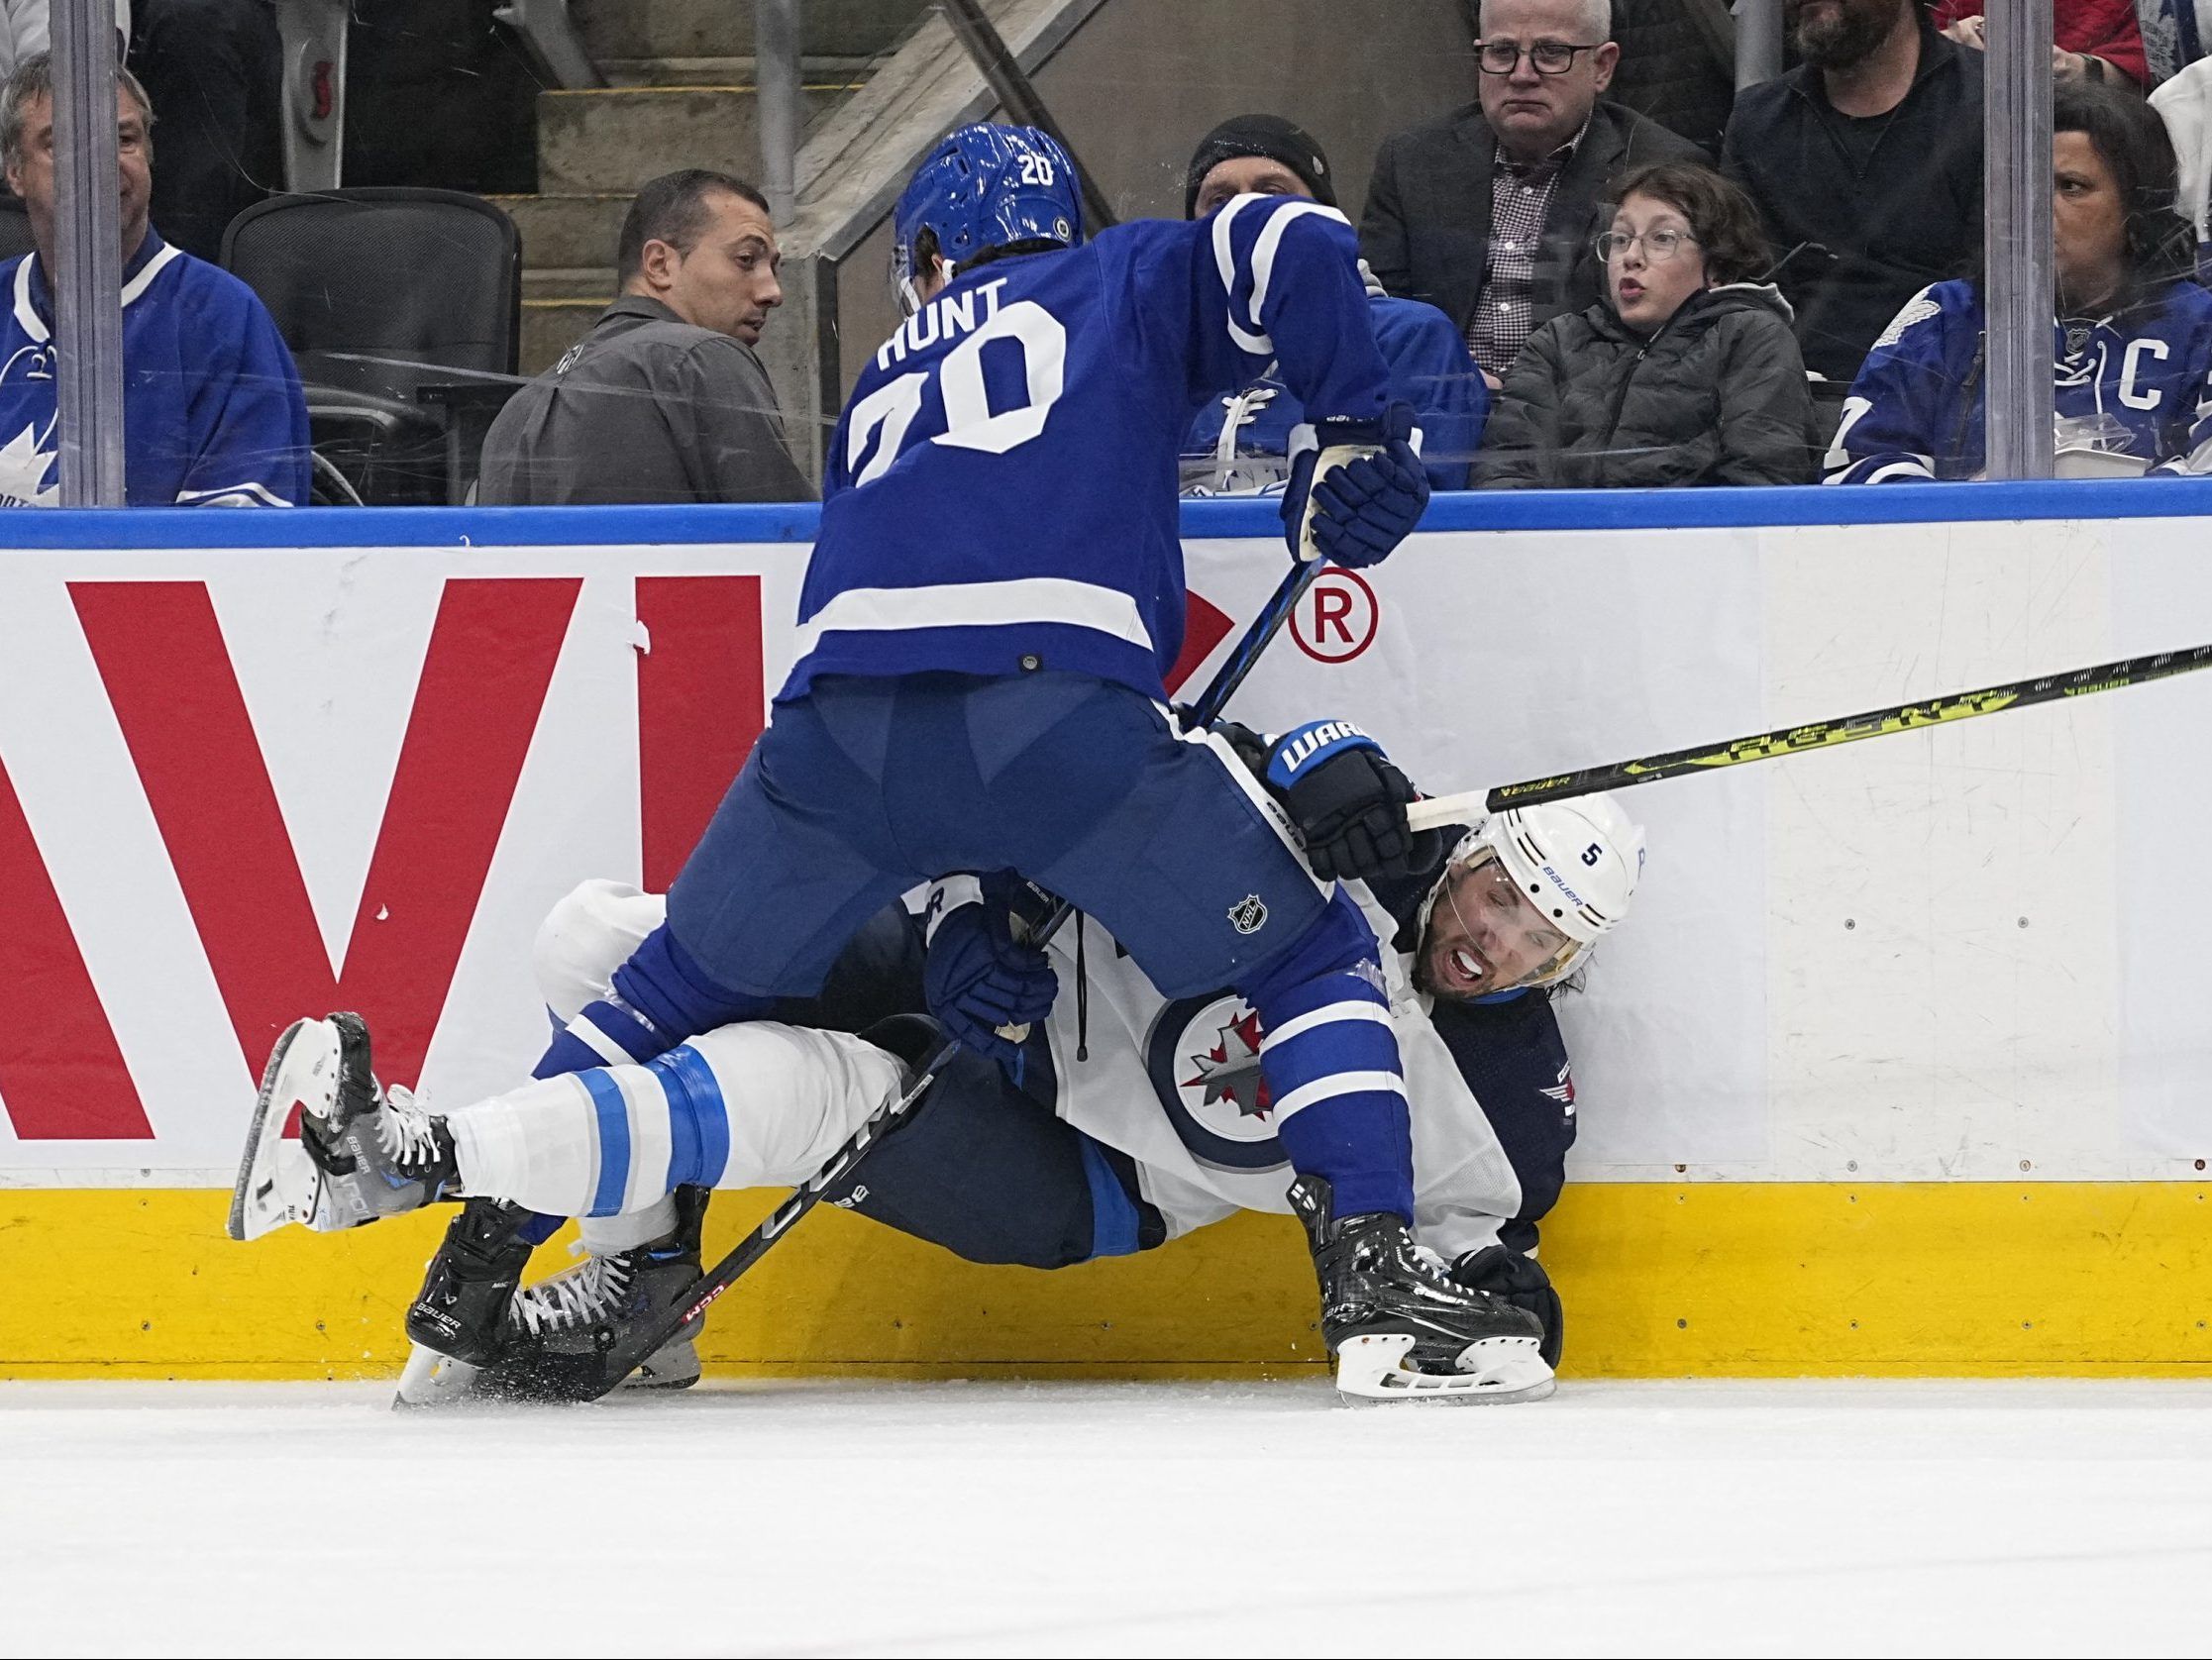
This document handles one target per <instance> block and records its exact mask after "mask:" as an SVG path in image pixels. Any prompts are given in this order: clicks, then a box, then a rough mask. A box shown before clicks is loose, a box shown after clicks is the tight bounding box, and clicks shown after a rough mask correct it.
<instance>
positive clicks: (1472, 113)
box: [1359, 0, 1699, 386]
mask: <svg viewBox="0 0 2212 1660" xmlns="http://www.w3.org/2000/svg"><path fill="white" fill-rule="evenodd" d="M1479 17H1480V24H1481V39H1480V40H1479V41H1477V42H1476V61H1477V65H1478V67H1479V68H1480V69H1481V74H1480V76H1479V77H1478V78H1479V80H1480V82H1481V88H1480V90H1481V93H1482V96H1481V99H1480V101H1479V102H1477V103H1474V104H1469V105H1467V106H1465V107H1464V108H1461V109H1457V110H1454V111H1452V113H1451V114H1449V115H1446V116H1441V117H1439V118H1437V119H1435V120H1433V121H1428V122H1424V123H1422V125H1421V126H1419V127H1415V128H1411V129H1409V130H1408V131H1406V132H1403V133H1400V134H1397V135H1396V136H1394V137H1392V138H1390V139H1388V140H1386V141H1384V144H1383V148H1382V151H1381V153H1380V154H1379V155H1378V156H1376V159H1375V173H1374V177H1373V179H1372V181H1371V182H1370V183H1369V184H1368V187H1367V207H1366V211H1365V212H1364V213H1363V214H1362V215H1361V216H1360V224H1359V251H1360V253H1361V254H1362V255H1364V256H1365V257H1366V259H1367V263H1368V265H1369V266H1370V267H1371V268H1372V269H1373V270H1374V272H1375V276H1376V279H1377V280H1378V281H1380V282H1381V283H1382V285H1383V286H1384V287H1385V288H1386V289H1388V290H1389V291H1390V292H1391V293H1393V294H1396V295H1398V296H1400V297H1401V298H1404V299H1415V300H1426V301H1427V302H1428V303H1429V304H1430V305H1432V306H1435V307H1436V308H1437V309H1438V310H1440V311H1441V312H1443V313H1444V315H1445V316H1447V317H1449V318H1450V319H1451V320H1452V321H1453V322H1454V323H1456V324H1457V325H1458V326H1459V330H1460V332H1461V333H1462V334H1463V335H1465V336H1466V338H1467V344H1468V349H1469V350H1470V351H1471V352H1472V353H1473V354H1474V358H1475V362H1476V363H1480V364H1481V365H1482V368H1483V372H1484V373H1485V374H1486V375H1487V376H1489V377H1490V378H1491V383H1492V385H1493V386H1495V385H1496V384H1497V377H1498V376H1500V375H1502V374H1504V373H1505V371H1506V370H1507V369H1508V368H1510V367H1511V366H1512V365H1513V361H1514V359H1515V357H1516V356H1518V355H1519V353H1520V351H1521V348H1522V346H1523V344H1524V343H1525V342H1526V341H1527V339H1528V337H1529V336H1530V335H1531V334H1533V333H1534V332H1535V331H1536V329H1537V328H1538V327H1540V326H1541V325H1542V324H1544V323H1546V322H1548V321H1550V320H1551V319H1552V318H1554V317H1557V316H1559V315H1560V314H1561V313H1563V312H1573V311H1580V310H1582V309H1583V308H1584V307H1586V306H1589V305H1593V304H1595V303H1596V302H1597V300H1598V296H1599V294H1600V293H1601V291H1602V289H1603V286H1604V280H1603V279H1604V270H1603V268H1602V267H1601V265H1600V263H1599V261H1598V259H1597V257H1596V256H1595V255H1594V254H1593V253H1592V252H1591V249H1590V242H1591V239H1592V238H1593V237H1595V236H1596V235H1597V234H1598V233H1599V232H1600V231H1602V230H1603V229H1605V226H1604V225H1603V224H1602V223H1601V222H1600V220H1599V216H1598V212H1599V197H1600V195H1601V193H1602V192H1603V190H1604V188H1605V183H1606V180H1607V179H1608V178H1610V177H1611V176H1612V175H1613V174H1614V173H1616V172H1619V171H1621V170H1623V169H1625V168H1628V167H1632V166H1640V165H1642V164H1643V163H1645V162H1650V161H1672V160H1688V159H1694V158H1696V157H1697V156H1698V155H1699V151H1698V149H1697V147H1696V146H1695V145H1693V144H1692V143H1691V142H1690V141H1689V140H1687V139H1685V138H1681V137H1679V136H1678V135H1676V134H1673V133H1670V132H1668V131H1667V130H1666V129H1665V128H1663V127H1661V126H1659V125H1658V124H1657V123H1656V122H1652V121H1647V120H1645V119H1644V118H1643V117H1642V116H1640V115H1637V114H1636V113H1635V112H1634V111H1633V110H1629V109H1624V108H1623V107H1622V106H1620V105H1618V104H1611V103H1605V102H1602V101H1601V98H1602V95H1603V93H1604V92H1605V90H1606V88H1607V87H1608V86H1609V85H1611V84H1612V80H1613V71H1614V68H1615V66H1616V65H1617V64H1618V63H1619V62H1620V58H1621V49H1620V48H1619V47H1618V46H1617V45H1615V44H1614V42H1613V39H1612V27H1613V20H1612V7H1611V6H1610V4H1609V3H1608V0H1482V4H1481V10H1480V14H1479Z"/></svg>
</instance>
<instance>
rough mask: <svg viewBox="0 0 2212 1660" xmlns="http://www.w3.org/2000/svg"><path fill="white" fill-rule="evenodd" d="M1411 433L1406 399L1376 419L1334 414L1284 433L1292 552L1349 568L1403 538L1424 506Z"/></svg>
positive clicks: (1369, 561)
mask: <svg viewBox="0 0 2212 1660" xmlns="http://www.w3.org/2000/svg"><path fill="white" fill-rule="evenodd" d="M1413 436H1414V406H1413V405H1412V404H1410V403H1394V404H1392V405H1391V406H1390V407H1389V408H1388V409H1386V410H1384V411H1383V413H1382V417H1381V419H1379V420H1374V421H1355V420H1351V419H1349V418H1345V417H1335V418H1331V419H1329V420H1325V421H1320V422H1317V423H1315V424H1314V425H1312V426H1302V427H1300V428H1298V429H1297V430H1296V431H1294V432H1293V433H1292V434H1291V476H1290V483H1289V485H1288V487H1287V488H1286V489H1285V490H1284V492H1283V526H1284V530H1285V533H1286V534H1287V535H1288V537H1289V540H1290V545H1291V555H1292V557H1293V558H1295V559H1298V560H1300V561H1303V562H1306V563H1311V562H1313V561H1315V560H1326V561H1328V562H1329V563H1330V564H1331V565H1340V566H1343V567H1344V568H1345V569H1346V570H1355V571H1356V570H1358V569H1360V568H1361V567H1363V566H1369V565H1377V564H1380V563H1381V562H1382V560H1383V558H1384V556H1386V555H1387V554H1389V552H1390V551H1391V550H1392V549H1393V548H1395V547H1397V546H1398V544H1399V543H1401V542H1403V541H1405V540H1406V538H1407V536H1408V535H1410V534H1411V533H1412V531H1413V528H1414V526H1416V525H1418V524H1419V523H1421V515H1422V509H1424V508H1425V507H1427V505H1428V474H1427V473H1426V472H1425V471H1423V470H1422V465H1421V456H1420V453H1419V452H1417V451H1416V450H1415V449H1414V446H1413Z"/></svg>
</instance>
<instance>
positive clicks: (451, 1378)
mask: <svg viewBox="0 0 2212 1660" xmlns="http://www.w3.org/2000/svg"><path fill="white" fill-rule="evenodd" d="M482 1373H483V1368H482V1367H480V1366H471V1365H470V1364H469V1363H468V1362H467V1361H465V1360H456V1359H454V1358H453V1356H451V1355H442V1354H440V1353H439V1352H438V1351H437V1350H436V1349H428V1348H425V1347H423V1345H422V1344H420V1343H417V1344H415V1345H414V1347H413V1348H411V1349H410V1350H409V1351H408V1352H407V1364H406V1366H405V1368H404V1369H402V1370H401V1372H400V1374H399V1393H398V1394H397V1395H396V1396H394V1397H393V1398H392V1403H391V1408H392V1410H393V1411H395V1412H412V1411H419V1410H421V1409H423V1408H426V1407H439V1406H460V1405H465V1404H467V1403H468V1402H471V1401H482V1400H483V1399H484V1396H483V1392H482V1391H481V1390H480V1389H479V1388H478V1387H477V1379H478V1378H479V1377H481V1376H482Z"/></svg>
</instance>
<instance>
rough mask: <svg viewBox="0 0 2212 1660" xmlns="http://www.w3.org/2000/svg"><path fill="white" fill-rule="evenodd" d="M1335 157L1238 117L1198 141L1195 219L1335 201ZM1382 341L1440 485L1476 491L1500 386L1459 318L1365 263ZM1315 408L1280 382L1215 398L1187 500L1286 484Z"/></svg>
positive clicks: (1194, 429) (1278, 126) (1254, 119)
mask: <svg viewBox="0 0 2212 1660" xmlns="http://www.w3.org/2000/svg"><path fill="white" fill-rule="evenodd" d="M1329 178H1330V175H1329V167H1328V157H1327V156H1325V155H1323V154H1322V152H1321V148H1320V146H1319V145H1317V144H1316V143H1315V142H1314V140H1313V138H1312V136H1311V135H1309V134H1308V133H1307V132H1306V131H1305V130H1304V129H1302V128H1300V127H1298V126H1296V125H1295V124H1294V123H1292V122H1289V121H1285V120H1284V119H1283V118H1282V117H1281V116H1275V115H1240V116H1235V117H1232V118H1231V119H1230V120H1227V121H1224V122H1222V123H1221V124H1220V125H1219V126H1218V127H1216V128H1214V129H1213V131H1211V133H1209V134H1207V136H1206V137H1205V138H1204V139H1202V140H1200V141H1199V148H1198V151H1197V153H1196V154H1195V155H1193V156H1192V157H1191V165H1190V168H1189V171H1188V173H1187V175H1186V181H1185V186H1184V192H1183V213H1184V217H1185V218H1187V219H1203V218H1205V217H1206V216H1207V215H1208V214H1210V213H1211V212H1213V211H1214V210H1215V209H1216V208H1219V207H1221V206H1223V205H1225V204H1226V203H1227V202H1228V201H1229V200H1230V199H1231V198H1233V197H1236V196H1240V195H1247V194H1258V195H1269V196H1305V197H1310V198H1311V199H1313V200H1315V201H1317V202H1321V203H1324V204H1326V205H1327V206H1329V207H1334V206H1335V205H1336V190H1335V186H1334V185H1332V184H1331V183H1330V182H1329ZM1362 275H1363V276H1364V277H1365V279H1366V283H1367V303H1368V308H1369V311H1370V312H1371V313H1372V316H1373V321H1374V325H1375V345H1376V347H1377V348H1378V349H1379V350H1380V351H1381V353H1382V355H1383V362H1384V363H1385V364H1387V365H1388V366H1389V369H1390V389H1391V395H1392V396H1393V397H1397V398H1402V399H1404V400H1405V401H1406V402H1407V403H1410V404H1412V405H1413V407H1414V416H1415V419H1416V420H1417V421H1418V422H1419V423H1420V425H1421V436H1422V451H1421V459H1422V467H1424V468H1425V469H1426V471H1427V473H1428V482H1429V483H1430V485H1432V486H1433V487H1434V488H1436V489H1439V490H1463V489H1465V488H1466V487H1467V469H1468V464H1469V462H1470V461H1471V460H1472V459H1473V456H1474V454H1475V451H1476V449H1477V447H1478V446H1480V444H1481V443H1482V429H1483V424H1484V422H1485V421H1486V420H1487V419H1488V418H1489V414H1490V387H1489V386H1488V384H1487V383H1485V381H1484V380H1483V377H1482V371H1481V369H1480V368H1478V367H1477V366H1476V364H1475V361H1474V360H1473V359H1472V358H1470V357H1468V355H1467V343H1466V341H1465V340H1463V339H1461V338H1460V334H1459V331H1458V330H1457V329H1456V328H1454V327H1453V326H1452V321H1451V319H1450V318H1449V317H1446V316H1445V315H1444V314H1443V313H1442V312H1441V311H1438V310H1437V309H1436V308H1435V307H1434V306H1432V305H1429V304H1427V303H1425V302H1424V301H1422V300H1402V299H1398V298H1396V297H1394V296H1393V295H1390V294H1386V293H1384V292H1383V285H1382V284H1381V283H1379V282H1377V281H1376V280H1375V278H1374V274H1373V273H1372V272H1370V271H1367V270H1366V269H1365V267H1364V266H1363V267H1362ZM1305 419H1306V411H1305V410H1304V408H1303V407H1302V406H1301V405H1300V403H1299V401H1298V399H1297V398H1296V397H1295V396H1294V395H1293V394H1292V393H1291V390H1290V388H1289V387H1288V386H1286V385H1284V383H1283V380H1282V376H1281V375H1280V374H1278V373H1275V372H1273V370H1272V368H1271V369H1270V371H1269V372H1268V373H1265V374H1262V375H1261V376H1260V378H1259V379H1257V380H1255V381H1253V382H1251V383H1250V384H1249V385H1245V386H1239V387H1238V388H1236V390H1234V391H1232V392H1230V393H1228V394H1226V395H1225V396H1223V397H1218V398H1213V399H1211V400H1209V401H1208V403H1207V405H1206V407H1205V408H1203V409H1201V410H1200V411H1199V415H1198V419H1197V420H1196V421H1194V422H1193V423H1192V424H1191V432H1190V436H1189V438H1187V439H1186V440H1185V441H1184V446H1183V490H1184V493H1185V494H1186V495H1227V494H1236V493H1241V492H1248V491H1254V490H1271V489H1274V488H1277V487H1278V486H1280V485H1281V484H1282V482H1283V480H1284V479H1285V478H1286V477H1287V476H1288V475H1289V473H1290V450H1291V435H1292V434H1293V433H1295V432H1296V431H1297V430H1298V428H1299V427H1300V426H1301V425H1302V424H1303V423H1304V422H1305Z"/></svg>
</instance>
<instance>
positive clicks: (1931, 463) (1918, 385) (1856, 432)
mask: <svg viewBox="0 0 2212 1660" xmlns="http://www.w3.org/2000/svg"><path fill="white" fill-rule="evenodd" d="M1984 326H1985V324H1984V318H1983V312H1982V301H1981V293H1980V290H1979V288H1978V287H1977V286H1976V284H1974V283H1972V282H1966V281H1957V282H1939V283H1937V284H1936V285H1935V286H1934V287H1931V288H1924V289H1922V290H1921V291H1920V292H1919V293H1918V294H1916V295H1914V296H1913V297H1912V299H1911V300H1909V301H1908V302H1906V305H1905V308H1904V309H1903V310H1902V311H1900V312H1898V314H1897V317H1896V319H1895V321H1893V322H1892V323H1891V324H1890V325H1889V327H1888V328H1887V329H1886V330H1884V331H1883V333H1882V336H1881V338H1880V339H1878V340H1877V341H1875V342H1874V346H1873V349H1872V350H1871V351H1870V352H1868V353H1867V355H1866V362H1865V363H1864V365H1863V366H1862V367H1861V368H1860V369H1859V371H1858V378H1857V379H1856V380H1854V381H1852V382H1851V390H1850V396H1849V397H1848V398H1847V399H1845V401H1844V404H1843V424H1842V425H1841V426H1840V427H1839V428H1838V429H1837V433H1836V440H1835V444H1834V446H1833V448H1831V450H1830V451H1829V455H1828V463H1827V467H1826V469H1825V475H1826V480H1827V482H1829V483H1831V484H1880V483H1890V482H1895V481H1898V480H1905V479H1924V478H1971V477H1973V476H1975V475H1976V474H1977V473H1979V472H1981V471H1982V470H1983V468H1984V467H1985V466H1986V465H1987V464H1986V459H1985V457H1986V452H1985V442H1986V441H1985V438H1984V418H1985V416H1986V414H1987V410H1988V364H1987V359H1986V356H1985V349H1984V347H1983V344H1982V331H1983V328H1984ZM2052 329H2053V347H2052V355H2053V370H2054V378H2053V389H2054V408H2055V412H2056V416H2057V423H2058V441H2059V443H2060V444H2062V445H2063V444H2072V443H2076V442H2081V443H2084V444H2085V445H2093V447H2095V448H2100V449H2106V450H2114V451H2121V452H2124V453H2125V454H2128V455H2131V456H2138V457H2141V458H2142V459H2143V460H2144V461H2145V462H2147V463H2149V464H2150V466H2151V468H2152V470H2154V471H2159V472H2204V471H2208V470H2212V379H2208V377H2212V293H2207V292H2206V291H2205V290H2204V289H2202V288H2200V287H2198V286H2197V285H2196V284H2195V283H2193V282H2171V283H2167V284H2166V285H2165V286H2164V287H2162V288H2160V289H2159V290H2157V291H2156V292H2154V293H2153V294H2152V295H2151V296H2150V297H2149V298H2147V299H2145V300H2143V301H2141V302H2140V303H2138V304H2135V305H2132V306H2129V307H2127V308H2126V309H2124V310H2120V311H2116V312H2113V313H2112V314H2111V315H2109V316H2105V317H2098V318H2064V319H2060V320H2057V321H2055V322H2054V323H2053V325H2052Z"/></svg>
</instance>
